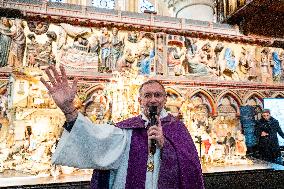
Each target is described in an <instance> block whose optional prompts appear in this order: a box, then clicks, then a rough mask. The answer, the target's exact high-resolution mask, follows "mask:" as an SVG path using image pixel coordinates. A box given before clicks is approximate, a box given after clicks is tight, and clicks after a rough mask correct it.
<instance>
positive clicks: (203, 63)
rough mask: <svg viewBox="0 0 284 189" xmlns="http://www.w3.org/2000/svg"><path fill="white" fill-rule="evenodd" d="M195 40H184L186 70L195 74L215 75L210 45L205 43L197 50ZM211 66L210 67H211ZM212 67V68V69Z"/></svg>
mask: <svg viewBox="0 0 284 189" xmlns="http://www.w3.org/2000/svg"><path fill="white" fill-rule="evenodd" d="M196 43H197V40H196V39H194V40H191V41H190V40H186V43H185V44H186V48H187V53H186V63H187V66H188V68H187V69H188V72H189V73H191V74H197V75H200V76H202V75H208V74H211V75H215V74H216V66H214V65H215V62H214V52H213V50H212V48H211V45H210V44H209V43H208V44H205V45H204V46H203V47H202V48H201V49H200V50H199V51H198V50H197V45H196ZM211 67H212V68H211ZM213 67H214V69H213Z"/></svg>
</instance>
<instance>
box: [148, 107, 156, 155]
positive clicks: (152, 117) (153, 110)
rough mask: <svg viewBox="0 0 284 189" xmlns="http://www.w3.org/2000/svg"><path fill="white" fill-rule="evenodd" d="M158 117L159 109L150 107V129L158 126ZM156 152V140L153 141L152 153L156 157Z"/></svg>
mask: <svg viewBox="0 0 284 189" xmlns="http://www.w3.org/2000/svg"><path fill="white" fill-rule="evenodd" d="M157 115H158V107H157V106H150V107H149V117H150V123H149V126H150V127H151V126H153V125H156V124H157V119H156V116H157ZM155 152H156V140H154V139H151V146H150V153H152V154H153V155H154V154H155Z"/></svg>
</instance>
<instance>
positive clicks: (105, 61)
mask: <svg viewBox="0 0 284 189" xmlns="http://www.w3.org/2000/svg"><path fill="white" fill-rule="evenodd" d="M101 32H102V35H101V36H100V38H99V41H100V48H101V56H100V58H101V67H102V70H101V71H103V70H105V71H108V70H109V69H110V62H109V58H110V57H109V56H110V36H109V33H108V31H107V28H106V27H103V28H102V30H101Z"/></svg>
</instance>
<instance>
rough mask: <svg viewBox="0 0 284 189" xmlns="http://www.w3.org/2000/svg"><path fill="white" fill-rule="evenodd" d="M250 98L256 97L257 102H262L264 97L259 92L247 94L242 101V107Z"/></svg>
mask: <svg viewBox="0 0 284 189" xmlns="http://www.w3.org/2000/svg"><path fill="white" fill-rule="evenodd" d="M252 97H256V98H258V99H259V100H261V101H263V98H265V96H264V95H263V94H261V93H260V92H257V91H254V92H251V93H248V94H247V95H246V96H245V97H244V100H243V103H244V105H246V104H247V103H248V100H249V99H250V98H252Z"/></svg>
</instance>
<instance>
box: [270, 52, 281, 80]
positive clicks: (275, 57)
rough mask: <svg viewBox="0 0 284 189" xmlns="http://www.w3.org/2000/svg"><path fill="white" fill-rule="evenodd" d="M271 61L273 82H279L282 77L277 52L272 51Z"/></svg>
mask: <svg viewBox="0 0 284 189" xmlns="http://www.w3.org/2000/svg"><path fill="white" fill-rule="evenodd" d="M272 61H273V63H272V64H273V67H272V76H273V81H276V82H280V79H281V75H282V65H281V60H280V58H279V55H278V52H276V51H274V52H273V53H272Z"/></svg>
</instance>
